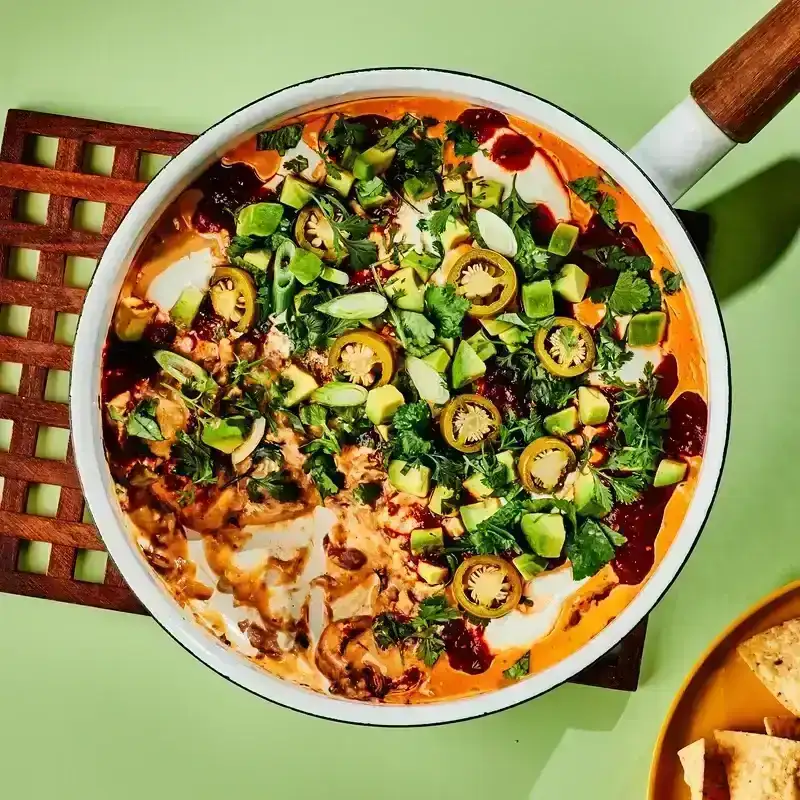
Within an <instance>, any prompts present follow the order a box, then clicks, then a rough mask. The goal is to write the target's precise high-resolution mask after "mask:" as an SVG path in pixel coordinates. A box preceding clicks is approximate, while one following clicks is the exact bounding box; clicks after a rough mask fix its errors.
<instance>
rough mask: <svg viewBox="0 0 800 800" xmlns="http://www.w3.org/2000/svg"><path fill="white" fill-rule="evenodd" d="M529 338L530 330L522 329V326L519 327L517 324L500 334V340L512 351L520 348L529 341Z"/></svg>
mask: <svg viewBox="0 0 800 800" xmlns="http://www.w3.org/2000/svg"><path fill="white" fill-rule="evenodd" d="M528 338H529V334H528V332H527V331H524V330H522V328H518V327H517V326H516V325H512V326H511V327H510V328H508V329H506V330H504V331H503V332H502V333H501V334H500V341H501V342H503V344H504V345H505V346H506V347H507V348H508V349H509V351H510V352H512V353H513V352H514V351H516V350H519V349H520V347H522V345H524V344H525V342H527V341H528Z"/></svg>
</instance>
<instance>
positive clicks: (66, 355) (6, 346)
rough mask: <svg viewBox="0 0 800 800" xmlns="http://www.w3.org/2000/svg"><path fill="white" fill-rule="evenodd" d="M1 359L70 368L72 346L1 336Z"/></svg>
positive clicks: (53, 367) (56, 367)
mask: <svg viewBox="0 0 800 800" xmlns="http://www.w3.org/2000/svg"><path fill="white" fill-rule="evenodd" d="M0 361H11V362H14V363H16V364H32V365H35V366H37V367H50V368H51V369H69V368H70V364H71V361H72V348H71V347H69V345H66V344H51V343H50V342H32V341H30V340H29V339H20V338H17V337H16V336H0Z"/></svg>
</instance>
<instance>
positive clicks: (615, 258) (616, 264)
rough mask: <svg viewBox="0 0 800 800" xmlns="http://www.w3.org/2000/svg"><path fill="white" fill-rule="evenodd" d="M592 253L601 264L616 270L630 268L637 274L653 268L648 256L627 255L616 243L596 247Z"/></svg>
mask: <svg viewBox="0 0 800 800" xmlns="http://www.w3.org/2000/svg"><path fill="white" fill-rule="evenodd" d="M594 253H595V256H596V257H597V259H598V260H599V261H600V263H601V264H603V265H604V266H606V267H608V268H609V269H613V270H616V271H617V272H624V271H625V270H632V271H633V272H636V273H639V274H647V273H649V272H650V270H651V269H652V268H653V261H652V259H651V258H650V256H648V255H641V256H629V255H628V254H627V253H626V252H625V251H624V250H623V249H622V248H621V247H620V246H619V245H616V244H614V245H609V246H608V247H598V248H597V250H595V251H594Z"/></svg>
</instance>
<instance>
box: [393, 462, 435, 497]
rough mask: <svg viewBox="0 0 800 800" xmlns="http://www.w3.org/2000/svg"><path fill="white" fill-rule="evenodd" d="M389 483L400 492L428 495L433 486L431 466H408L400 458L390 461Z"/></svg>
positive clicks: (418, 495) (419, 495)
mask: <svg viewBox="0 0 800 800" xmlns="http://www.w3.org/2000/svg"><path fill="white" fill-rule="evenodd" d="M387 472H388V473H389V483H391V484H392V486H394V488H395V489H397V491H398V492H406V493H407V494H413V495H414V496H415V497H427V496H428V491H429V490H430V486H431V471H430V468H429V467H425V466H418V467H408V466H407V464H406V462H405V461H400V460H398V459H396V460H394V461H390V462H389V468H388V469H387Z"/></svg>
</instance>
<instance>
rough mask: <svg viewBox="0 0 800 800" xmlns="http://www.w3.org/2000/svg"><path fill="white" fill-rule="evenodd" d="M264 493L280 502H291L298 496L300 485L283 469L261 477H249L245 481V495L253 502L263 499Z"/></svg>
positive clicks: (259, 501)
mask: <svg viewBox="0 0 800 800" xmlns="http://www.w3.org/2000/svg"><path fill="white" fill-rule="evenodd" d="M266 495H270V496H271V497H273V498H274V499H275V500H279V501H280V502H282V503H291V502H294V501H295V500H297V498H298V497H300V487H299V486H298V485H297V484H296V483H295V482H294V481H293V480H292V478H291V475H290V474H289V473H288V472H286V470H283V471H281V472H272V473H270V474H269V475H266V476H264V477H263V478H250V480H248V482H247V496H248V497H249V498H250V500H252V501H253V502H254V503H261V502H263V501H264V498H265V497H266Z"/></svg>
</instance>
